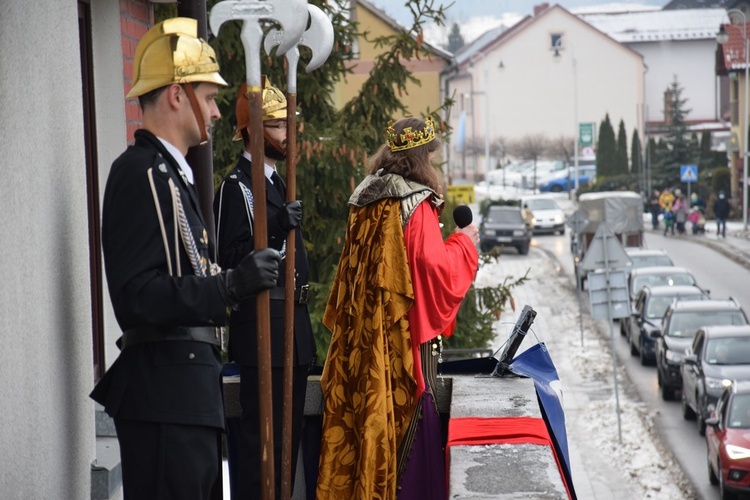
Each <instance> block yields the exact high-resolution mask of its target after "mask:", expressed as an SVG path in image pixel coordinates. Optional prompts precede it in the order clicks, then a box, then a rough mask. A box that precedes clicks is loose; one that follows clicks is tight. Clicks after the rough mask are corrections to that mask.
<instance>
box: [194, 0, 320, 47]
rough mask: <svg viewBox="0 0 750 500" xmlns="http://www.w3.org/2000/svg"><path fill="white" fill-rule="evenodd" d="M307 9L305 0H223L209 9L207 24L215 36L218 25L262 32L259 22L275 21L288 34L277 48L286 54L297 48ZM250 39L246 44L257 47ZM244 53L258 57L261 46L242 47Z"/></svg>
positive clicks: (256, 43)
mask: <svg viewBox="0 0 750 500" xmlns="http://www.w3.org/2000/svg"><path fill="white" fill-rule="evenodd" d="M306 6H307V0H224V1H222V2H219V3H217V4H216V5H214V6H213V8H212V9H211V14H210V16H209V24H210V26H211V31H212V32H213V33H214V34H218V33H219V30H220V29H221V25H222V24H224V23H225V22H226V21H235V20H236V21H243V23H244V24H253V25H255V26H257V28H258V29H261V26H260V21H261V20H268V21H275V22H277V23H279V24H280V25H281V27H282V28H283V29H284V31H285V32H287V33H289V37H290V38H288V39H284V40H283V41H282V42H281V44H280V46H279V51H280V52H281V53H285V52H286V51H288V50H289V49H291V48H292V47H293V46H294V45H296V41H297V40H298V39H299V37H300V36H301V35H302V33H303V32H304V31H305V27H306V26H307V17H308V14H307V9H306ZM243 28H244V26H243ZM244 31H245V29H243V32H244ZM252 38H253V39H252V40H249V42H251V43H253V45H259V40H258V41H257V42H256V40H255V38H256V37H255V36H253V37H252ZM243 45H245V39H244V37H243ZM245 50H246V51H247V50H253V51H254V52H256V53H257V52H259V51H260V46H250V47H248V46H247V45H245Z"/></svg>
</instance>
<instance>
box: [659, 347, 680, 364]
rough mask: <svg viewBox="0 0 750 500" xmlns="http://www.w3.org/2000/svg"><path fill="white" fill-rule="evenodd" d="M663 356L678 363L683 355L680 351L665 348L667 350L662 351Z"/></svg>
mask: <svg viewBox="0 0 750 500" xmlns="http://www.w3.org/2000/svg"><path fill="white" fill-rule="evenodd" d="M664 357H665V358H667V361H670V362H672V363H679V362H681V361H682V359H683V358H684V357H685V355H684V354H682V353H680V352H676V351H672V350H670V349H667V352H666V353H664Z"/></svg>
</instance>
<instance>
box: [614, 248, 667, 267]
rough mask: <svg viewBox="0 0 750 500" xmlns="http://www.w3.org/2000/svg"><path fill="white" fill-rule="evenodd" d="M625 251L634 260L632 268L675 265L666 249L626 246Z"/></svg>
mask: <svg viewBox="0 0 750 500" xmlns="http://www.w3.org/2000/svg"><path fill="white" fill-rule="evenodd" d="M625 253H626V254H627V255H628V257H630V261H631V262H632V266H631V269H638V268H639V267H652V266H674V263H673V262H672V259H670V258H669V255H667V252H666V250H662V249H657V248H641V247H625Z"/></svg>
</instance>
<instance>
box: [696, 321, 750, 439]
mask: <svg viewBox="0 0 750 500" xmlns="http://www.w3.org/2000/svg"><path fill="white" fill-rule="evenodd" d="M735 380H750V325H742V326H708V327H706V328H701V329H700V330H698V333H697V334H696V335H695V339H694V340H693V345H692V347H691V348H690V350H689V351H688V352H687V354H686V356H685V359H684V360H683V361H682V416H683V417H684V418H685V419H686V420H693V419H697V420H698V432H699V433H700V434H701V435H702V434H703V433H705V432H706V423H705V422H706V419H707V418H708V417H709V416H710V414H711V410H713V409H714V408H715V407H716V402H717V401H718V400H719V396H721V394H722V393H723V392H724V390H725V389H726V388H727V387H729V386H731V385H732V382H733V381H735ZM696 417H697V418H696Z"/></svg>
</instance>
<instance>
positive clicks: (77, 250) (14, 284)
mask: <svg viewBox="0 0 750 500" xmlns="http://www.w3.org/2000/svg"><path fill="white" fill-rule="evenodd" d="M0 20H2V21H0V22H1V23H2V29H0V47H2V50H0V109H2V112H3V120H2V122H1V123H0V144H2V181H1V182H0V206H1V207H2V217H0V235H2V236H0V238H1V239H2V242H3V245H2V249H3V259H2V260H3V266H2V268H3V279H2V284H1V285H0V338H2V344H3V348H2V350H0V401H2V417H1V418H0V421H1V422H2V425H0V450H2V452H0V497H2V498H3V499H30V498H33V499H62V498H65V499H84V498H89V497H90V474H91V472H90V467H91V465H90V464H91V462H92V461H93V459H94V455H95V451H94V449H95V445H94V443H95V441H94V411H93V403H92V402H91V400H89V397H88V393H89V391H90V389H91V386H92V380H93V370H92V342H91V310H90V308H91V303H90V291H89V260H88V256H89V253H88V252H89V249H88V229H87V227H88V221H87V209H86V179H85V161H84V142H83V125H82V102H81V79H80V65H79V63H78V61H79V47H78V21H77V6H76V2H72V1H71V2H0Z"/></svg>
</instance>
